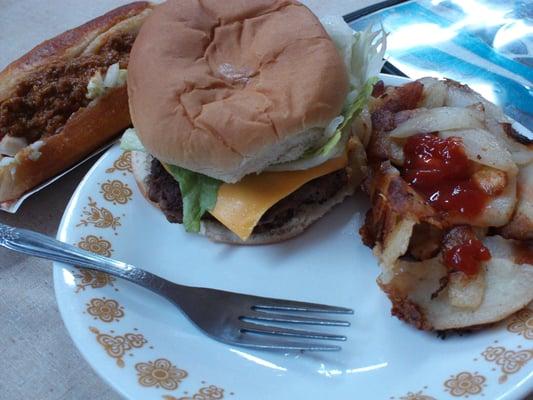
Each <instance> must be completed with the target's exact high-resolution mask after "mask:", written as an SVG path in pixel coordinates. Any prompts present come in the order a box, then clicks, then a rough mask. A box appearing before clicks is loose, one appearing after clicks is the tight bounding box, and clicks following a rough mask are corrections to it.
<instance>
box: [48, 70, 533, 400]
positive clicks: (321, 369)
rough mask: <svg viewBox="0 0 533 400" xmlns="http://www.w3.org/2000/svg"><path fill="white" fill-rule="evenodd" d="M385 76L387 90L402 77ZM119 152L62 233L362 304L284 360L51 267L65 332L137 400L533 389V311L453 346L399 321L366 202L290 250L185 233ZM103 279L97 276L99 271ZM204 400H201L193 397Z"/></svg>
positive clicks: (153, 263) (286, 291)
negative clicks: (328, 344)
mask: <svg viewBox="0 0 533 400" xmlns="http://www.w3.org/2000/svg"><path fill="white" fill-rule="evenodd" d="M397 82H398V81H396V80H391V79H387V82H386V83H392V84H394V83H397ZM129 168H130V164H129V161H128V158H127V155H126V156H124V155H122V152H121V151H120V149H119V148H118V147H116V146H115V147H113V148H112V149H110V150H109V151H108V152H107V153H106V154H105V155H104V156H103V157H102V158H101V159H100V160H99V161H98V162H97V163H96V164H95V166H94V167H93V168H92V169H91V171H90V172H89V173H88V174H87V176H86V177H85V179H84V180H83V181H82V182H81V184H80V185H79V187H78V189H77V190H76V192H75V194H74V196H73V197H72V199H71V201H70V204H69V206H68V207H67V210H66V212H65V215H64V217H63V220H62V223H61V226H60V229H59V233H58V237H59V239H60V240H63V241H65V242H68V243H72V244H77V245H79V246H81V247H84V248H88V249H90V250H92V251H95V252H99V253H102V254H107V255H111V256H113V257H115V258H117V259H119V260H124V261H126V262H129V263H132V264H134V265H137V266H139V267H142V268H145V269H147V270H148V271H151V272H154V273H156V274H158V275H160V276H162V277H164V278H167V279H170V280H172V281H176V282H180V283H184V284H188V285H198V286H207V287H215V288H220V289H226V290H233V291H239V292H246V293H253V294H257V295H261V296H271V297H281V298H292V299H296V300H303V301H313V302H319V303H326V304H334V305H340V306H348V307H352V308H353V309H354V310H355V315H354V316H353V318H352V326H351V327H350V328H339V329H338V331H339V332H342V333H344V334H346V335H347V336H348V338H349V340H348V341H347V342H346V343H345V344H343V349H342V351H340V352H336V353H306V354H296V355H295V354H275V353H269V352H260V351H250V350H247V349H243V348H238V347H231V346H227V345H224V344H221V343H218V342H216V341H213V340H211V339H209V338H207V337H206V336H204V335H203V334H202V333H200V332H199V331H198V330H197V329H196V328H195V327H194V326H192V325H191V323H190V322H188V321H187V320H186V319H185V317H184V316H182V315H181V313H180V312H179V311H178V310H177V309H176V308H174V306H172V305H170V304H169V303H167V302H166V301H165V300H164V299H162V298H159V297H158V296H156V295H154V294H152V293H150V292H148V291H146V290H144V289H142V288H139V287H136V286H134V285H132V284H130V283H128V282H124V281H112V282H108V281H107V280H106V279H103V280H102V279H100V280H99V279H97V278H98V277H97V276H96V275H95V274H94V273H89V272H85V275H82V274H81V273H80V271H78V270H77V269H75V268H73V267H70V266H64V265H62V264H55V268H54V284H55V290H56V295H57V301H58V304H59V309H60V311H61V314H62V316H63V319H64V321H65V325H66V327H67V329H68V331H69V333H70V335H71V336H72V338H73V340H74V342H75V343H76V345H77V346H78V348H79V350H80V352H81V353H82V354H83V355H84V356H85V358H86V359H87V360H88V362H89V363H90V364H91V366H92V367H93V368H94V369H95V370H96V371H97V372H98V373H99V374H100V375H101V376H102V377H103V378H105V379H106V380H107V381H108V382H109V383H110V384H111V385H112V386H113V387H114V388H115V389H116V390H117V391H119V392H120V393H122V394H123V395H124V396H125V397H127V398H130V399H159V400H172V399H195V400H210V399H222V398H224V399H247V400H248V399H253V400H259V399H277V400H283V399H333V398H338V399H344V398H346V399H398V400H399V399H408V400H422V399H423V400H430V399H447V398H466V397H484V398H485V399H495V398H498V399H504V398H505V399H511V398H512V399H516V398H521V397H523V396H525V395H526V394H527V393H528V392H529V391H530V390H531V389H532V388H533V379H532V378H533V361H530V360H531V358H533V342H532V340H533V311H531V310H524V311H522V312H521V313H519V314H517V315H515V316H513V317H512V318H510V319H508V320H506V321H504V322H502V323H500V324H498V325H497V326H495V327H493V328H489V329H484V330H482V331H480V332H476V333H472V334H465V335H463V336H458V335H453V336H449V337H447V338H446V339H445V340H443V339H442V338H439V337H437V335H436V334H433V333H426V332H420V331H417V330H415V329H413V328H412V327H410V326H408V325H406V324H404V323H402V322H400V321H399V320H397V319H396V318H393V317H391V316H390V312H389V309H390V303H389V301H388V299H387V298H386V297H385V295H384V294H383V293H382V292H381V291H380V290H379V289H378V287H377V285H376V283H375V279H376V276H377V275H378V266H377V265H376V261H375V259H374V258H373V256H372V254H371V251H370V250H369V249H368V248H366V247H365V246H363V245H362V243H361V240H360V238H359V235H358V233H357V231H358V229H359V227H360V225H361V223H362V219H363V215H364V213H365V211H366V209H367V206H368V205H367V202H366V201H365V200H364V198H363V196H362V195H359V196H357V197H356V199H355V200H353V199H350V200H348V201H346V202H345V203H344V204H343V205H341V206H339V207H337V208H336V209H335V210H334V211H333V212H331V213H330V214H328V215H327V216H325V217H324V218H322V219H321V220H320V221H319V222H318V223H317V224H315V225H314V226H312V227H311V228H310V229H309V230H308V231H307V232H305V233H304V234H303V235H302V236H300V237H298V238H296V239H293V240H290V241H287V242H285V243H281V244H276V245H269V246H259V247H237V246H230V245H223V244H215V243H212V242H210V241H208V240H207V239H205V238H204V237H200V236H196V235H191V234H186V233H185V232H184V231H183V229H182V227H181V226H180V225H175V224H170V223H168V222H167V221H166V219H165V217H164V216H163V214H162V213H161V212H160V211H158V210H156V209H155V208H154V207H152V206H150V205H149V204H147V202H146V200H145V199H144V198H143V197H142V195H141V194H140V193H139V191H138V189H137V186H136V184H135V181H134V179H133V177H132V175H131V173H130V171H129ZM99 278H101V276H99ZM194 396H196V397H194Z"/></svg>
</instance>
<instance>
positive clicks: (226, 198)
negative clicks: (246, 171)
mask: <svg viewBox="0 0 533 400" xmlns="http://www.w3.org/2000/svg"><path fill="white" fill-rule="evenodd" d="M347 164H348V158H347V156H346V155H344V156H341V157H338V158H334V159H331V160H328V161H326V162H325V163H324V164H321V165H318V166H316V167H313V168H310V169H307V170H303V171H284V172H263V173H262V174H259V175H248V176H246V177H244V178H243V179H242V180H241V181H240V182H237V183H234V184H228V183H224V184H222V185H221V186H220V188H219V190H218V197H217V203H216V205H215V208H214V209H213V210H211V211H210V213H211V215H213V217H215V218H216V219H217V220H218V221H220V223H222V224H223V225H224V226H225V227H226V228H228V229H229V230H230V231H232V232H233V233H235V234H236V235H237V236H238V237H239V238H241V239H242V240H246V239H248V237H249V236H250V235H251V234H252V231H253V229H254V227H255V225H256V224H257V223H258V222H259V220H260V219H261V217H262V216H263V214H264V213H265V212H266V211H267V210H268V209H269V208H270V207H272V206H273V205H274V204H276V203H277V202H278V201H280V200H281V199H283V198H285V197H287V196H288V195H289V194H291V193H292V192H294V191H296V190H297V189H298V188H300V187H302V186H303V185H305V184H306V183H307V182H309V181H312V180H313V179H316V178H319V177H321V176H324V175H327V174H329V173H332V172H334V171H337V170H339V169H341V168H343V167H345V166H346V165H347Z"/></svg>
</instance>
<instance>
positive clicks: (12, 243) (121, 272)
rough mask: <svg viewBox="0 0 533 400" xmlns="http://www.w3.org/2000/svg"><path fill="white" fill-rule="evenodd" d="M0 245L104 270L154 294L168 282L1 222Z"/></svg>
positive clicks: (122, 263)
mask: <svg viewBox="0 0 533 400" xmlns="http://www.w3.org/2000/svg"><path fill="white" fill-rule="evenodd" d="M0 246H3V247H5V248H7V249H10V250H13V251H16V252H19V253H23V254H28V255H31V256H36V257H40V258H46V259H48V260H52V261H58V262H63V263H66V264H72V265H75V266H80V267H86V268H90V269H94V270H96V271H101V272H105V273H107V274H110V275H113V276H116V277H118V278H123V279H127V280H129V281H131V282H134V283H137V284H139V285H141V286H144V287H145V288H147V289H150V290H152V291H154V292H157V293H161V292H162V291H163V290H164V289H165V287H166V286H167V285H168V284H169V283H170V282H168V281H167V280H165V279H163V278H161V277H159V276H157V275H154V274H152V273H150V272H147V271H144V270H142V269H140V268H137V267H134V266H133V265H130V264H126V263H125V262H122V261H117V260H113V259H111V258H108V257H104V256H101V255H99V254H94V253H91V252H88V251H85V250H82V249H79V248H77V247H75V246H72V245H70V244H67V243H63V242H60V241H59V240H56V239H53V238H51V237H49V236H46V235H43V234H41V233H37V232H34V231H30V230H27V229H18V228H14V227H11V226H8V225H4V224H0Z"/></svg>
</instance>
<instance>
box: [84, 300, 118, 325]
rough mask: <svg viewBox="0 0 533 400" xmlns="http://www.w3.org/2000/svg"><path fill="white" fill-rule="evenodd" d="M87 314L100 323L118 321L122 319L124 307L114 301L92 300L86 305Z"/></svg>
mask: <svg viewBox="0 0 533 400" xmlns="http://www.w3.org/2000/svg"><path fill="white" fill-rule="evenodd" d="M87 312H88V313H89V314H90V315H92V316H93V317H94V319H99V320H100V321H102V322H107V323H109V322H113V321H119V320H120V319H121V318H122V317H124V307H122V306H121V305H120V304H118V302H117V301H116V300H111V299H106V298H105V297H102V298H101V299H99V298H94V299H91V300H90V301H89V303H87Z"/></svg>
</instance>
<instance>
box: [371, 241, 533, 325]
mask: <svg viewBox="0 0 533 400" xmlns="http://www.w3.org/2000/svg"><path fill="white" fill-rule="evenodd" d="M483 244H484V245H485V246H486V247H487V248H488V249H489V250H490V252H491V254H492V258H491V260H490V261H488V262H487V264H486V266H485V291H484V296H483V300H482V301H481V304H480V305H479V307H477V308H476V309H466V308H463V307H456V306H455V305H453V304H452V301H451V300H450V295H449V293H448V292H449V288H446V289H445V290H444V291H442V292H441V293H440V294H439V296H437V297H436V298H433V299H432V296H431V295H432V294H433V293H435V292H436V291H437V290H438V289H439V287H440V285H441V279H443V278H445V277H446V275H447V270H446V267H445V266H444V265H443V264H442V263H441V262H440V260H439V257H435V258H433V259H430V260H425V261H421V262H408V261H399V263H398V265H397V266H396V268H395V273H394V274H382V275H381V276H380V278H378V283H379V284H380V286H382V288H383V289H384V291H385V292H386V293H387V294H388V295H389V298H390V299H391V301H392V302H393V311H394V312H395V314H396V315H397V316H398V317H399V318H401V319H404V320H406V321H407V322H410V323H412V324H414V325H415V326H417V327H418V328H419V329H426V330H429V329H435V330H445V329H456V328H464V327H468V326H475V325H483V324H489V323H492V322H496V321H499V320H501V319H504V318H506V317H507V316H509V315H510V314H512V313H514V312H515V311H518V310H520V309H521V308H523V307H525V306H526V305H527V304H528V303H529V302H531V301H533V265H530V264H517V263H515V262H514V261H513V257H512V253H513V248H512V246H513V245H512V242H511V241H507V240H505V239H503V238H501V237H499V236H493V237H488V238H485V239H484V240H483ZM458 300H459V299H458V298H455V300H454V301H458Z"/></svg>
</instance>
